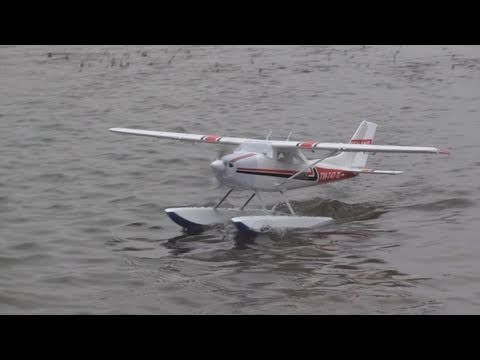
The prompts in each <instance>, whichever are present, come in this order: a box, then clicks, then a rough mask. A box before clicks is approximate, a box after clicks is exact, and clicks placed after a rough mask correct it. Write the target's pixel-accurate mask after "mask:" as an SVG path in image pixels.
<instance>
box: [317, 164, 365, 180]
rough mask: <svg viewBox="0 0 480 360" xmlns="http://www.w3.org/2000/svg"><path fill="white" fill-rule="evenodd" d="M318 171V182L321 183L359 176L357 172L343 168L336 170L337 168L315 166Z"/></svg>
mask: <svg viewBox="0 0 480 360" xmlns="http://www.w3.org/2000/svg"><path fill="white" fill-rule="evenodd" d="M315 170H316V171H317V174H318V178H317V182H318V183H319V184H322V183H327V182H332V181H339V180H345V179H349V178H352V177H354V176H357V175H358V174H357V173H354V172H351V171H343V170H336V169H328V168H321V167H315Z"/></svg>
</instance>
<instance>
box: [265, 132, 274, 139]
mask: <svg viewBox="0 0 480 360" xmlns="http://www.w3.org/2000/svg"><path fill="white" fill-rule="evenodd" d="M270 135H272V130H270V132H269V133H268V135H267V137H266V138H265V140H267V141H268V140H270Z"/></svg>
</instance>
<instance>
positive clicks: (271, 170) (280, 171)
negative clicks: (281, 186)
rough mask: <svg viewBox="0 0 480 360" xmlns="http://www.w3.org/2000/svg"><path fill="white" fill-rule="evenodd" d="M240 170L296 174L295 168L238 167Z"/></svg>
mask: <svg viewBox="0 0 480 360" xmlns="http://www.w3.org/2000/svg"><path fill="white" fill-rule="evenodd" d="M237 170H239V171H261V172H270V173H276V174H292V175H293V174H295V173H296V172H297V171H295V170H281V169H261V168H237Z"/></svg>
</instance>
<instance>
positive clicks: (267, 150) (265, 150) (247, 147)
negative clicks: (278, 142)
mask: <svg viewBox="0 0 480 360" xmlns="http://www.w3.org/2000/svg"><path fill="white" fill-rule="evenodd" d="M235 152H254V153H259V154H263V155H265V156H266V157H268V158H270V159H272V158H273V148H272V145H270V144H266V143H261V142H258V143H257V142H244V143H243V144H241V145H240V146H239V147H238V148H237V149H236V150H235Z"/></svg>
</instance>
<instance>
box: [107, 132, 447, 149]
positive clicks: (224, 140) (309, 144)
mask: <svg viewBox="0 0 480 360" xmlns="http://www.w3.org/2000/svg"><path fill="white" fill-rule="evenodd" d="M109 130H110V131H114V132H119V133H124V134H132V135H142V136H153V137H159V138H166V139H174V140H184V141H194V142H207V143H217V144H227V145H240V144H242V143H244V142H247V141H248V142H263V143H268V144H270V145H272V146H274V147H279V148H291V149H293V148H297V149H301V150H330V151H350V152H374V153H376V152H384V153H432V154H448V153H449V152H448V151H446V150H442V149H439V148H435V147H423V146H398V145H371V144H351V143H322V142H314V141H303V142H302V141H300V142H298V141H282V140H260V139H248V138H236V137H223V136H218V135H198V134H187V133H176V132H165V131H152V130H139V129H127V128H111V129H109Z"/></svg>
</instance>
